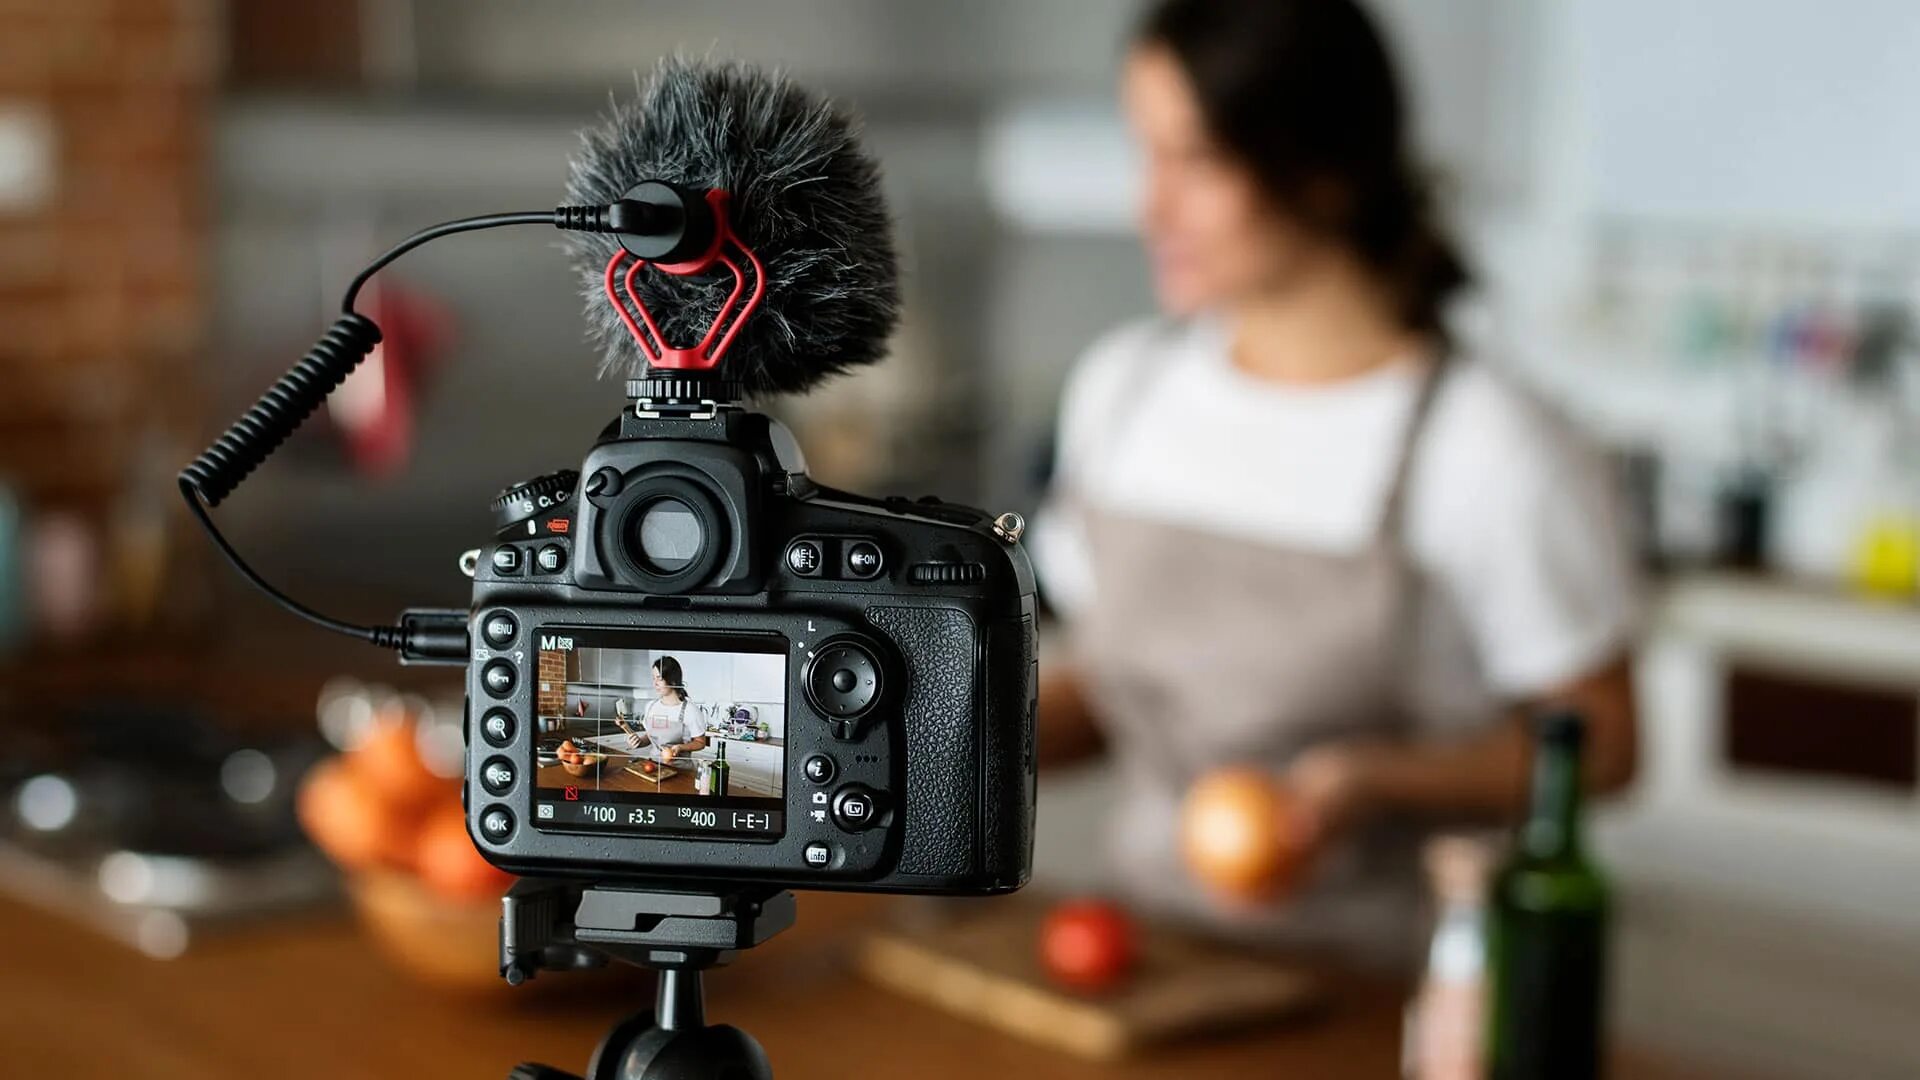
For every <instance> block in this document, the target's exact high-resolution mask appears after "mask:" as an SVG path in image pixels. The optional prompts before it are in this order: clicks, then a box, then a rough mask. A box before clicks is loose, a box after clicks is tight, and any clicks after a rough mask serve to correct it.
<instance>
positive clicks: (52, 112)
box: [0, 0, 220, 504]
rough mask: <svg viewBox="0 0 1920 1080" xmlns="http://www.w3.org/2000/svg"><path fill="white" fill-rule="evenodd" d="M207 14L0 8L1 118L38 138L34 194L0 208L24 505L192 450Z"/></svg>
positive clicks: (9, 463) (214, 50) (95, 3)
mask: <svg viewBox="0 0 1920 1080" xmlns="http://www.w3.org/2000/svg"><path fill="white" fill-rule="evenodd" d="M219 15H220V7H219V5H218V4H217V3H215V2H214V0H0V111H4V112H6V113H7V114H9V115H11V116H13V117H15V118H22V117H25V118H29V119H30V121H31V122H32V123H33V124H34V125H35V126H38V127H40V128H41V129H43V130H45V131H47V132H49V133H50V135H51V138H50V140H49V141H48V144H47V145H49V146H50V149H51V179H52V183H51V185H50V186H49V187H48V188H47V190H46V192H45V194H44V195H43V196H40V197H36V198H27V199H25V200H23V201H22V200H16V201H11V202H8V203H5V204H0V327H5V328H6V331H5V333H4V334H0V384H3V385H4V386H5V392H4V393H0V471H4V473H5V474H6V475H7V479H8V481H9V483H11V484H12V485H13V486H15V487H16V488H18V489H20V490H21V491H22V493H23V494H24V495H25V496H26V497H27V499H28V501H29V502H30V503H32V502H36V501H55V502H60V503H63V504H66V503H74V502H78V503H81V504H93V503H97V502H100V501H104V500H105V499H107V498H109V497H111V496H112V495H113V494H115V493H117V491H118V490H119V489H120V488H121V487H122V486H123V485H124V484H125V483H126V474H127V472H128V467H129V461H130V458H132V457H133V456H134V455H137V454H139V453H141V452H142V448H143V447H151V446H152V445H153V444H154V443H155V442H156V441H164V442H174V441H178V442H180V443H182V444H186V443H190V442H191V441H192V432H193V430H194V428H195V421H196V419H197V418H196V417H195V416H193V415H192V413H193V410H192V400H193V399H192V386H193V380H192V378H191V371H190V368H189V366H188V365H190V364H191V362H192V361H193V360H194V359H195V358H196V357H197V355H198V352H199V350H200V348H201V346H202V339H203V331H204V328H205V324H206V310H207V303H206V296H205V286H204V281H203V278H204V273H203V259H204V250H205V246H206V245H205V231H206V224H207V213H208V200H207V197H206V192H205V184H204V175H205V171H206V170H205V166H204V162H205V157H206V144H207V127H208V109H209V103H210V101H211V97H212V89H213V80H214V78H215V76H216V74H217V69H218V66H219V64H218V58H219V41H220V26H219V22H218V18H219ZM156 433H157V434H156Z"/></svg>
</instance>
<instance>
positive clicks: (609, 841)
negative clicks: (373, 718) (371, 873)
mask: <svg viewBox="0 0 1920 1080" xmlns="http://www.w3.org/2000/svg"><path fill="white" fill-rule="evenodd" d="M495 510H496V513H497V516H498V524H499V531H498V532H497V534H496V535H495V537H494V538H493V540H492V542H491V543H489V544H488V545H487V546H486V547H484V548H482V549H480V550H479V551H478V552H477V553H472V555H471V558H472V563H473V569H474V592H473V608H472V615H471V623H470V627H469V635H470V641H471V649H472V651H471V655H470V658H469V663H468V752H467V767H466V779H465V787H464V789H463V793H464V796H465V798H466V806H467V814H468V825H469V828H470V831H471V832H472V834H473V837H474V840H475V842H476V844H477V845H478V846H479V849H480V850H481V852H483V853H484V854H485V856H486V858H487V859H488V860H489V861H491V862H493V863H494V864H495V865H498V866H500V867H501V868H503V869H505V870H508V871H511V872H513V873H516V874H522V875H533V876H548V877H552V876H576V877H583V878H595V879H601V880H606V879H629V880H636V881H649V882H669V883H670V882H673V881H697V882H701V883H707V884H717V883H726V882H735V883H743V884H754V885H766V886H772V887H778V888H812V889H856V890H877V891H896V892H923V893H942V894H979V893H998V892H1007V891H1011V890H1014V889H1017V888H1019V887H1020V886H1021V885H1023V884H1025V882H1026V880H1027V877H1028V874H1029V871H1030V869H1031V864H1032V844H1033V815H1034V779H1035V772H1034V744H1033V738H1034V729H1033V725H1034V706H1035V690H1036V662H1035V648H1034V614H1035V609H1034V587H1033V575H1032V571H1031V568H1030V567H1029V565H1028V563H1027V559H1026V556H1025V554H1024V553H1023V552H1022V550H1021V549H1020V547H1019V544H1018V542H1017V541H1018V538H1019V537H1018V532H1019V529H1018V524H1017V520H1010V519H1000V520H994V519H990V518H989V517H988V516H987V515H986V514H983V513H981V512H980V511H977V510H974V509H971V508H967V507H962V506H956V505H952V504H946V503H941V502H939V501H938V500H933V499H923V500H919V501H910V500H906V499H888V500H874V499H868V498H864V497H860V496H855V495H849V494H846V493H844V492H839V491H834V490H831V489H828V488H825V487H822V486H820V485H817V484H815V483H814V482H813V481H811V480H810V479H809V478H808V476H807V474H806V470H805V467H804V465H803V464H802V462H801V461H800V456H799V452H798V449H797V446H796V445H795V444H794V442H793V439H792V437H791V435H790V434H788V433H787V432H786V430H785V429H784V428H783V427H781V426H780V425H779V424H778V423H777V422H776V421H773V420H771V419H769V418H767V417H765V416H762V415H759V414H756V413H752V412H748V411H744V410H741V409H737V408H732V407H727V406H719V407H715V406H713V405H711V404H710V403H709V404H707V405H705V406H704V408H702V409H698V410H685V409H682V410H676V411H667V412H657V411H653V410H651V409H650V408H649V407H648V404H647V403H646V402H644V401H643V402H639V403H637V404H636V405H635V406H633V407H631V408H629V409H627V410H626V411H625V412H623V414H622V416H621V418H620V419H619V420H618V421H617V422H616V423H615V424H614V425H611V426H610V427H609V428H608V429H607V431H605V432H604V433H603V435H602V437H601V440H600V442H599V443H598V445H596V446H595V447H594V448H593V450H592V452H591V453H589V454H588V455H587V458H586V461H585V462H584V464H583V465H582V467H581V469H580V472H579V473H578V474H572V473H560V474H555V475H553V476H548V477H542V478H540V479H538V480H534V481H531V482H529V483H526V484H522V485H519V486H517V487H515V488H512V489H509V490H508V491H507V492H505V493H503V494H502V495H501V497H500V498H499V499H497V500H496V502H495Z"/></svg>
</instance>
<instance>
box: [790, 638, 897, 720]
mask: <svg viewBox="0 0 1920 1080" xmlns="http://www.w3.org/2000/svg"><path fill="white" fill-rule="evenodd" d="M806 684H807V698H808V700H810V701H812V702H813V707H814V708H816V709H819V710H820V711H821V712H823V713H825V714H827V715H828V716H829V717H832V718H833V719H836V720H851V719H853V718H855V717H857V716H859V715H861V714H862V713H864V712H866V711H867V710H868V709H870V708H872V707H873V703H874V701H875V699H877V698H878V697H879V696H880V662H879V661H878V660H876V659H875V658H874V655H873V653H872V652H871V651H869V650H868V649H867V647H866V646H865V645H862V644H860V643H859V642H857V641H829V642H828V643H827V644H826V645H824V646H823V647H821V648H820V649H819V650H818V651H816V652H815V653H814V655H813V659H812V660H810V661H808V662H807V675H806Z"/></svg>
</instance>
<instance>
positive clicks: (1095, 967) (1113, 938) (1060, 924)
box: [1040, 900, 1139, 991]
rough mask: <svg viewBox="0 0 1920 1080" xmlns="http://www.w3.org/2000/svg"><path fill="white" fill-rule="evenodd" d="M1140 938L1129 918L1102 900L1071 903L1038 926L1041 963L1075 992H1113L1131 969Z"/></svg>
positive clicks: (1055, 909) (1059, 908) (1048, 972)
mask: <svg viewBox="0 0 1920 1080" xmlns="http://www.w3.org/2000/svg"><path fill="white" fill-rule="evenodd" d="M1138 939H1139V935H1138V933H1137V932H1136V931H1135V929H1134V925H1133V920H1132V919H1130V918H1128V917H1127V913H1126V912H1124V911H1122V910H1120V909H1119V908H1117V907H1115V906H1114V905H1112V904H1109V903H1107V902H1105V901H1103V900H1069V901H1067V902H1066V903H1063V904H1061V905H1060V906H1058V907H1056V908H1054V909H1053V911H1052V913H1051V914H1049V915H1048V916H1047V919H1046V921H1045V922H1044V923H1042V924H1041V926H1040V964H1041V966H1042V967H1044V968H1045V969H1046V971H1047V974H1048V975H1050V976H1052V977H1053V979H1054V981H1056V982H1058V983H1060V984H1062V985H1064V986H1068V987H1071V988H1073V989H1075V990H1086V991H1097V990H1111V989H1113V988H1114V987H1115V986H1116V985H1118V984H1119V983H1120V981H1121V980H1122V979H1123V978H1124V977H1125V976H1126V975H1127V973H1128V972H1129V971H1131V970H1132V969H1133V964H1134V959H1135V957H1136V955H1137V954H1138V951H1139V948H1138V946H1139V940H1138Z"/></svg>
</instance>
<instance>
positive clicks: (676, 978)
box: [500, 878, 796, 1080]
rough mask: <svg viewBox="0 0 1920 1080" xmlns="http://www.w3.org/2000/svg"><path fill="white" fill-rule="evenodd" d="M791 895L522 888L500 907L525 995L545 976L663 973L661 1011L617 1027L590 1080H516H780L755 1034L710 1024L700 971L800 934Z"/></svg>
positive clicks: (524, 1073)
mask: <svg viewBox="0 0 1920 1080" xmlns="http://www.w3.org/2000/svg"><path fill="white" fill-rule="evenodd" d="M795 909H796V903H795V901H794V896H793V894H792V893H790V892H787V891H785V890H773V889H752V888H745V889H739V890H735V891H731V892H723V891H716V892H688V891H676V890H669V889H654V888H649V887H646V886H638V885H622V884H612V883H593V884H581V883H577V882H565V881H554V880H543V879H538V878H523V879H522V880H520V881H519V882H517V883H516V884H515V885H514V886H513V888H512V889H511V890H510V891H509V892H508V893H507V895H506V897H505V898H504V899H503V900H502V901H501V916H500V974H501V976H502V977H504V978H505V979H506V980H507V982H508V983H509V984H511V985H514V986H518V985H520V984H521V983H523V982H525V981H526V980H528V979H531V978H533V977H534V975H535V974H537V973H538V972H540V971H542V970H546V971H576V970H579V969H581V968H587V967H599V966H601V965H604V964H605V963H607V962H608V961H609V960H613V961H618V962H620V963H627V964H635V965H638V966H641V967H649V968H653V969H655V970H656V971H658V972H659V973H660V981H659V992H658V994H657V995H656V997H655V1000H654V1008H653V1011H652V1012H651V1013H647V1012H641V1013H635V1014H634V1015H632V1016H629V1017H627V1018H626V1019H624V1020H622V1021H620V1022H619V1023H617V1024H615V1025H614V1026H613V1028H612V1029H611V1030H609V1031H608V1032H607V1035H606V1037H605V1038H603V1039H602V1040H601V1041H600V1045H599V1047H598V1048H596V1049H595V1050H594V1053H593V1058H592V1060H591V1061H590V1062H589V1063H588V1065H587V1071H586V1073H585V1074H584V1076H581V1075H576V1074H573V1073H568V1072H563V1071H562V1070H559V1069H555V1068H553V1067H552V1066H549V1065H538V1064H533V1063H526V1064H522V1065H519V1066H516V1067H515V1068H514V1070H513V1072H512V1073H511V1074H509V1080H771V1078H772V1076H773V1068H772V1066H771V1065H769V1064H768V1063H767V1056H766V1054H765V1053H764V1052H763V1051H761V1049H760V1044H759V1043H757V1042H755V1041H754V1039H753V1037H752V1036H751V1035H748V1034H747V1033H746V1032H744V1031H741V1030H740V1029H739V1028H736V1027H733V1026H731V1025H727V1024H721V1025H708V1024H707V1022H706V1008H705V1004H704V1002H703V995H702V988H701V972H703V971H705V970H706V969H707V968H710V967H715V966H718V965H720V964H724V963H726V962H727V961H729V960H731V959H732V958H733V954H734V953H736V952H738V951H740V950H741V949H750V948H752V947H753V946H755V945H758V944H760V943H761V942H763V941H766V940H767V939H768V938H771V937H773V936H774V935H775V934H778V933H779V932H780V931H782V930H785V929H786V928H787V927H789V926H792V925H793V920H794V914H795Z"/></svg>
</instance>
